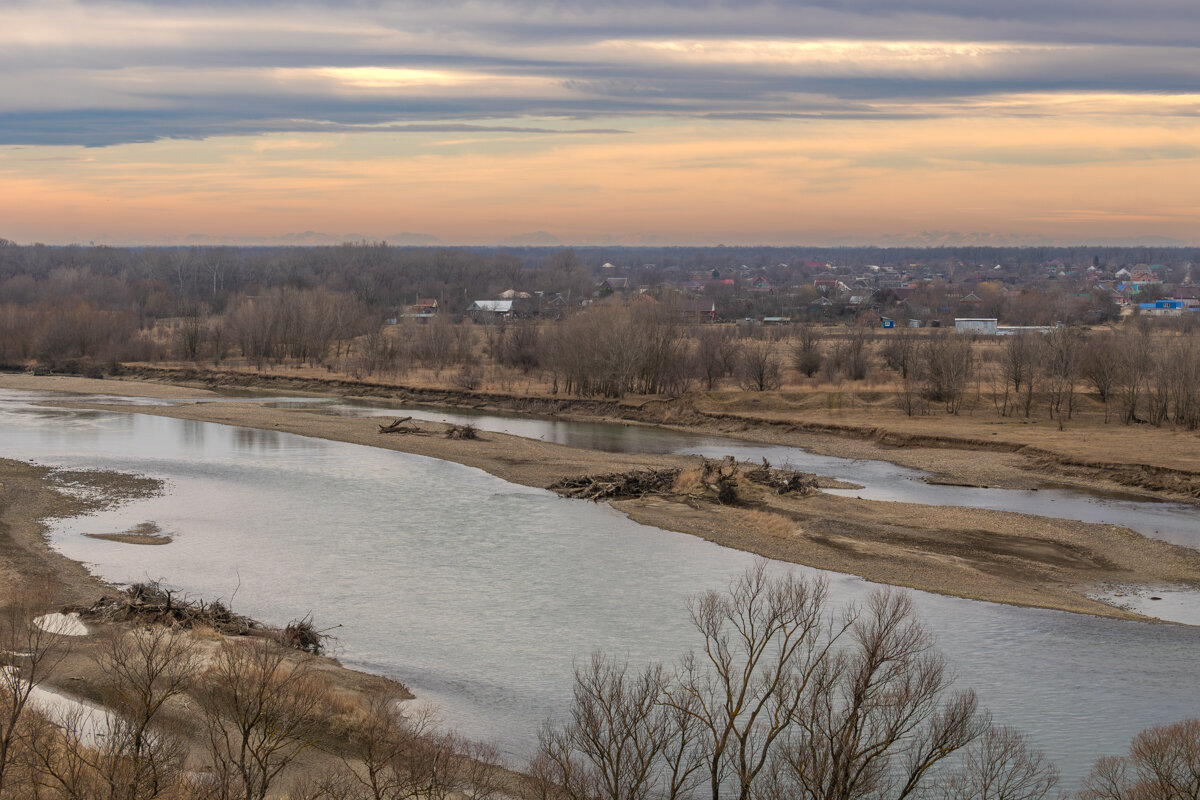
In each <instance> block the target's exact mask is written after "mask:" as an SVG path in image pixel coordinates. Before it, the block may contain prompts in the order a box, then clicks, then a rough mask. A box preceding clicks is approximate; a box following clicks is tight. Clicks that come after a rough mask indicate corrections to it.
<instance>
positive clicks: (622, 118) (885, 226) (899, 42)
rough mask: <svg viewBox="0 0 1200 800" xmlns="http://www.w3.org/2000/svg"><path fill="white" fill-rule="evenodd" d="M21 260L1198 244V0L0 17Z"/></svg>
mask: <svg viewBox="0 0 1200 800" xmlns="http://www.w3.org/2000/svg"><path fill="white" fill-rule="evenodd" d="M0 237H4V238H7V239H10V240H13V241H17V242H20V243H30V242H35V241H40V242H46V243H50V244H65V243H73V242H78V243H87V242H95V243H97V244H99V243H108V244H190V243H196V244H207V243H274V242H295V243H301V244H303V243H317V244H319V243H336V242H340V241H343V240H345V239H352V238H360V237H361V238H366V239H371V240H379V239H387V240H389V241H392V242H394V243H399V244H403V243H412V244H427V243H442V244H447V245H453V244H496V243H500V244H503V243H514V244H515V243H533V244H579V245H586V244H642V243H645V244H694V245H715V244H721V243H724V244H782V245H786V244H812V245H838V244H851V245H857V244H882V245H887V244H905V245H909V244H922V243H927V244H960V243H981V244H987V243H994V244H1001V245H1010V244H1089V243H1090V244H1106V243H1111V244H1118V243H1119V244H1126V243H1151V244H1196V243H1200V2H1197V1H1196V0H1141V2H1137V3H1134V2H1130V0H1040V1H1039V0H1007V2H980V1H979V0H775V1H774V2H758V3H755V2H729V1H726V0H712V2H682V0H640V1H638V2H634V1H633V0H628V1H627V0H609V1H606V0H587V1H585V0H545V1H544V2H534V1H533V0H471V1H470V2H459V0H441V1H440V2H429V0H422V1H421V2H390V1H389V0H373V1H372V2H356V1H355V0H339V1H338V2H307V3H305V2H301V3H294V2H291V3H269V2H266V3H264V2H245V1H244V0H238V1H236V2H235V0H207V1H206V2H191V1H190V0H162V1H161V2H154V1H153V0H141V1H140V2H139V1H138V0H128V1H125V2H110V0H30V1H28V2H27V1H26V0H0Z"/></svg>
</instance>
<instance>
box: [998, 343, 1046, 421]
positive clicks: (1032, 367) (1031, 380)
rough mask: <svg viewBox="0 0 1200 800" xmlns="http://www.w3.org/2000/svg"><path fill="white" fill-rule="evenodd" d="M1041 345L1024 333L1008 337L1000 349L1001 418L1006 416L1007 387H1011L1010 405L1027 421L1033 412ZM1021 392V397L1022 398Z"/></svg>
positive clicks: (1007, 409)
mask: <svg viewBox="0 0 1200 800" xmlns="http://www.w3.org/2000/svg"><path fill="white" fill-rule="evenodd" d="M1042 350H1043V341H1042V338H1041V334H1038V333H1029V332H1027V331H1025V332H1021V333H1018V334H1016V335H1015V336H1009V337H1008V338H1006V339H1005V340H1004V346H1003V347H1002V348H1001V357H1000V371H1001V374H1002V376H1003V378H1004V382H1005V388H1004V406H1003V412H1002V413H1003V414H1004V415H1005V416H1007V415H1008V413H1009V405H1008V387H1009V386H1011V387H1012V391H1013V405H1014V406H1017V405H1019V406H1020V407H1022V408H1023V409H1024V411H1025V416H1026V417H1028V416H1029V415H1030V414H1031V413H1032V409H1033V396H1034V392H1035V391H1036V385H1035V384H1036V381H1035V378H1036V376H1037V375H1038V374H1039V370H1038V367H1039V366H1040V364H1041V359H1042ZM1022 390H1024V395H1023V396H1022Z"/></svg>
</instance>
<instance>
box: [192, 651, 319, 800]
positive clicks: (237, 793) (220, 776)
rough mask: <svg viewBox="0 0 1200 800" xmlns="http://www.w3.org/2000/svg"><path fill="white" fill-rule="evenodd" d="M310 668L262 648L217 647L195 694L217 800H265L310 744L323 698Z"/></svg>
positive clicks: (303, 660) (302, 659) (303, 661)
mask: <svg viewBox="0 0 1200 800" xmlns="http://www.w3.org/2000/svg"><path fill="white" fill-rule="evenodd" d="M311 664H312V660H311V657H308V656H301V657H295V656H294V654H291V653H289V651H287V650H285V649H284V648H282V647H280V646H279V645H277V644H275V643H274V642H270V641H266V640H261V639H258V640H250V641H236V642H235V641H227V642H225V643H224V644H223V645H222V647H221V649H220V650H219V651H218V653H217V656H216V659H215V662H214V664H213V666H212V667H211V668H210V670H209V673H208V675H207V676H206V681H205V684H204V686H203V687H202V688H201V690H200V692H199V693H198V694H199V700H200V706H201V710H202V712H203V715H204V724H205V728H206V731H207V739H208V749H209V755H210V756H211V758H212V761H213V766H214V769H215V773H214V778H215V781H214V795H215V797H216V798H218V800H233V799H234V798H241V799H242V800H264V798H265V797H266V796H267V792H268V791H269V790H270V788H271V785H272V784H273V783H274V781H275V779H276V778H277V777H279V774H280V773H281V772H282V771H283V770H284V769H285V768H286V767H287V766H288V765H289V764H291V763H292V761H294V760H295V759H296V757H297V756H299V755H300V753H302V752H303V751H304V750H305V749H307V748H309V747H311V746H312V745H313V744H315V742H316V741H317V738H318V734H319V731H320V722H321V719H322V714H321V712H322V705H323V703H324V702H325V701H326V697H327V693H326V691H325V689H324V687H323V686H322V685H321V684H319V683H318V682H317V681H316V680H315V679H314V677H313V676H312V675H311Z"/></svg>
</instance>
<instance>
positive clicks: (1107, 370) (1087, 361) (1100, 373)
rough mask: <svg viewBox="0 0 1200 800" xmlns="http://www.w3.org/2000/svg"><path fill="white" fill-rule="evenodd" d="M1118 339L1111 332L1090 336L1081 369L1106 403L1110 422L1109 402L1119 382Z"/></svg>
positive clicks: (1105, 418) (1101, 400)
mask: <svg viewBox="0 0 1200 800" xmlns="http://www.w3.org/2000/svg"><path fill="white" fill-rule="evenodd" d="M1116 347H1117V339H1116V337H1115V336H1114V335H1113V334H1111V333H1105V334H1101V335H1100V336H1092V337H1089V339H1088V341H1087V344H1086V346H1085V347H1084V352H1083V359H1082V363H1081V365H1080V370H1081V372H1082V374H1083V377H1084V379H1085V380H1087V382H1088V383H1090V384H1091V385H1092V388H1093V389H1095V390H1096V393H1097V394H1098V395H1100V402H1101V403H1104V421H1105V422H1108V403H1109V400H1110V399H1111V398H1112V394H1113V387H1114V386H1115V385H1116V383H1117V373H1118V371H1119V363H1118V361H1117V358H1116V355H1115V350H1116Z"/></svg>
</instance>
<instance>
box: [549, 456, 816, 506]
mask: <svg viewBox="0 0 1200 800" xmlns="http://www.w3.org/2000/svg"><path fill="white" fill-rule="evenodd" d="M680 474H681V471H680V470H678V469H635V470H631V471H629V472H611V473H605V474H603V475H578V476H576V477H573V478H563V479H562V480H560V481H557V482H556V483H553V484H551V485H550V486H549V487H548V488H549V489H551V490H553V491H555V492H558V493H559V494H560V495H562V496H564V497H575V498H579V499H582V500H592V501H599V500H623V499H626V498H635V497H645V496H646V495H684V496H687V497H690V498H692V499H694V500H709V501H711V500H716V501H717V502H718V503H720V504H721V505H733V504H735V503H737V502H738V501H739V500H740V499H741V494H740V492H739V485H740V483H741V482H742V481H743V480H744V481H746V482H748V483H753V484H757V485H759V486H766V487H768V488H770V489H772V490H774V492H775V493H776V494H791V493H793V492H794V493H797V494H800V495H809V494H812V493H814V492H816V491H817V478H816V476H815V475H809V474H806V473H803V472H796V471H795V470H790V469H776V468H774V467H772V466H771V465H770V464H769V463H768V462H767V460H766V459H763V462H762V465H761V466H755V467H751V468H749V469H747V468H746V467H745V465H743V464H739V463H738V462H737V460H736V459H734V458H733V456H728V457H726V458H725V459H724V460H721V461H718V460H715V459H710V458H706V459H704V462H703V463H702V464H701V466H700V472H699V475H698V476H695V477H694V478H690V479H688V480H685V481H683V483H686V484H688V485H680V484H681V481H680ZM692 475H694V473H692Z"/></svg>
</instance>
